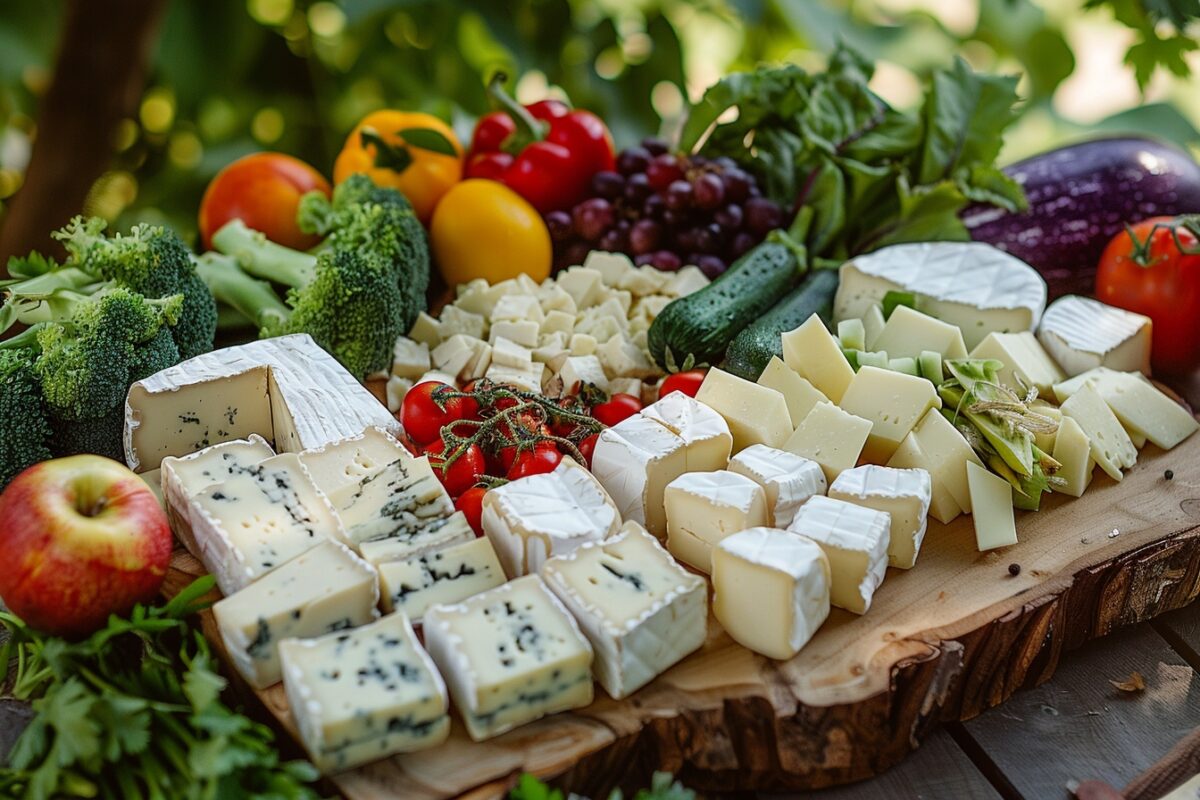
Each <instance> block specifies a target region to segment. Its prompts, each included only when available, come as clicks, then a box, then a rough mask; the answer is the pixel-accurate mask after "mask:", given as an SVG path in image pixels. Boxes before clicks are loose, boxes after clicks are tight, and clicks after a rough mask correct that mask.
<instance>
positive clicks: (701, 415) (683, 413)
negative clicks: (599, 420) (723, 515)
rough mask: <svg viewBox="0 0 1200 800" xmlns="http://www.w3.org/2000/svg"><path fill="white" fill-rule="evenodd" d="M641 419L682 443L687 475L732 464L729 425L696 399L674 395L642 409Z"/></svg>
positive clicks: (731, 439)
mask: <svg viewBox="0 0 1200 800" xmlns="http://www.w3.org/2000/svg"><path fill="white" fill-rule="evenodd" d="M641 415H642V416H644V417H649V418H650V419H652V420H654V421H655V422H657V423H658V424H659V425H662V426H663V427H665V428H666V429H667V430H669V431H671V433H673V434H675V435H676V436H678V437H680V438H681V439H683V446H684V451H685V452H684V455H685V460H686V461H687V471H688V472H711V471H712V470H718V469H725V466H726V465H727V464H728V463H729V453H730V450H731V448H732V446H733V436H732V434H731V433H730V430H729V425H728V424H726V422H725V420H724V418H722V416H721V415H720V414H718V413H717V412H716V411H714V410H713V409H711V408H709V407H708V406H706V405H705V404H704V403H701V402H699V401H698V400H696V399H695V398H692V397H688V396H687V395H686V394H684V393H683V392H671V393H670V394H668V395H667V396H666V397H664V398H663V399H661V400H659V401H657V402H654V403H651V404H650V405H648V406H646V407H645V408H643V409H642V410H641Z"/></svg>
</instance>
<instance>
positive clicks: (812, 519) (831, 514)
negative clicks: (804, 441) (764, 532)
mask: <svg viewBox="0 0 1200 800" xmlns="http://www.w3.org/2000/svg"><path fill="white" fill-rule="evenodd" d="M890 525H891V519H890V517H889V516H888V514H887V512H884V511H876V510H874V509H872V508H865V507H863V506H858V505H855V504H853V503H847V502H846V501H844V500H835V499H833V498H832V497H822V496H817V497H814V498H812V499H811V500H809V501H808V502H807V503H805V504H804V505H803V506H801V507H800V510H799V511H798V512H797V513H796V517H795V519H793V520H792V524H791V525H789V526H788V530H789V531H791V532H792V533H798V534H800V535H802V536H807V537H808V538H810V539H812V540H813V541H815V542H816V543H817V544H819V545H820V546H821V549H822V550H824V551H825V555H826V556H827V557H828V558H829V570H830V589H829V601H830V602H831V603H832V604H833V605H835V606H837V607H838V608H844V609H846V610H847V611H850V612H852V613H855V614H865V613H866V612H867V609H869V608H870V607H871V598H872V597H873V596H874V595H875V590H876V589H878V588H879V584H881V583H883V576H884V574H885V573H886V572H887V565H888V542H889V538H890V536H889V528H890Z"/></svg>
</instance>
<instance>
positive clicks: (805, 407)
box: [758, 356, 829, 429]
mask: <svg viewBox="0 0 1200 800" xmlns="http://www.w3.org/2000/svg"><path fill="white" fill-rule="evenodd" d="M758 383H759V384H760V385H762V386H766V387H767V388H768V389H774V390H775V391H777V392H779V393H780V394H781V395H783V399H784V400H785V401H786V402H787V407H788V414H789V415H790V416H791V418H792V428H793V429H795V428H798V427H800V423H801V422H803V421H804V418H805V417H807V416H808V412H810V411H812V410H813V407H814V406H816V404H817V403H827V402H829V398H828V397H826V396H825V395H823V394H821V392H820V391H819V390H818V389H817V387H815V386H813V385H812V384H811V383H809V382H808V381H807V380H805V379H804V378H801V377H800V374H799V373H798V372H796V371H795V370H794V369H792V368H791V367H789V366H788V365H787V364H785V363H783V361H782V360H781V359H780V358H779V356H771V360H770V362H769V363H768V364H767V368H766V369H764V370H763V373H762V375H759V376H758Z"/></svg>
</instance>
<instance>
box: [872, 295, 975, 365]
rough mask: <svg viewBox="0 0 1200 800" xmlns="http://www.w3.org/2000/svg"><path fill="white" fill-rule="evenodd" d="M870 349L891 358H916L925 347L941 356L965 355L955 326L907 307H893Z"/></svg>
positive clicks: (963, 356)
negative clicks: (882, 352) (880, 351)
mask: <svg viewBox="0 0 1200 800" xmlns="http://www.w3.org/2000/svg"><path fill="white" fill-rule="evenodd" d="M871 349H872V350H882V351H884V352H886V353H887V354H888V356H890V357H891V358H919V357H920V355H921V353H922V352H923V351H925V350H932V351H933V352H935V353H941V354H942V358H966V357H967V346H966V345H965V344H964V343H963V334H962V331H961V330H959V328H958V326H956V325H951V324H949V323H947V322H942V321H941V320H939V319H934V318H933V317H931V316H929V315H927V314H922V313H921V312H920V311H917V310H915V309H912V308H909V307H908V306H896V308H895V309H894V310H893V311H892V315H891V316H890V317H888V320H887V323H886V324H885V325H884V326H883V330H882V331H880V332H879V335H878V336H877V337H875V340H874V341H873V342H872V344H871Z"/></svg>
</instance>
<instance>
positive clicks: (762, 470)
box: [729, 444, 827, 528]
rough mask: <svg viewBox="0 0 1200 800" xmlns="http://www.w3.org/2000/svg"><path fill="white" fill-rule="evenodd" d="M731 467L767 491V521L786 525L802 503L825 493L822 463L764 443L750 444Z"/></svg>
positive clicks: (730, 462)
mask: <svg viewBox="0 0 1200 800" xmlns="http://www.w3.org/2000/svg"><path fill="white" fill-rule="evenodd" d="M729 471H730V472H736V473H737V474H739V475H745V476H746V477H747V478H749V479H750V480H752V481H754V482H755V483H757V484H758V485H759V486H761V487H762V488H763V491H764V492H766V494H767V524H768V525H770V526H772V527H775V528H786V527H787V526H788V524H789V523H790V522H791V521H792V518H793V517H794V516H795V515H796V511H797V510H798V509H799V508H800V506H802V505H804V504H805V503H806V502H808V498H810V497H812V496H813V495H818V494H825V490H826V488H827V483H826V481H825V472H824V470H822V469H821V465H820V464H818V463H817V462H815V461H810V460H808V459H807V458H802V457H800V456H798V455H796V454H795V453H789V452H787V451H786V450H776V449H775V448H773V447H767V446H766V445H765V444H756V445H754V446H753V447H747V448H746V449H745V450H743V451H742V452H740V453H738V454H737V455H736V456H734V457H733V458H732V459H730V461H729Z"/></svg>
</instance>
